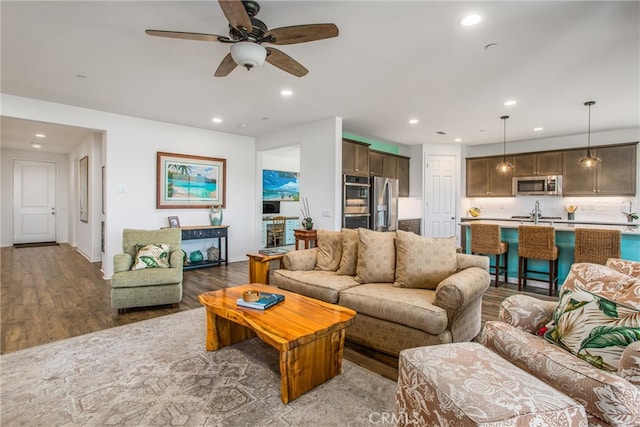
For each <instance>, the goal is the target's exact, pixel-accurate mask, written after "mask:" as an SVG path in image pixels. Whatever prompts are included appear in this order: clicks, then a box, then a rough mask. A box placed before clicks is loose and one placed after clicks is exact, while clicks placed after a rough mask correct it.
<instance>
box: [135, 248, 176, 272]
mask: <svg viewBox="0 0 640 427" xmlns="http://www.w3.org/2000/svg"><path fill="white" fill-rule="evenodd" d="M136 248H137V254H136V260H135V262H134V263H133V267H131V269H132V270H141V269H143V268H168V267H169V251H170V250H171V247H170V246H169V245H167V244H165V243H161V244H151V245H137V246H136Z"/></svg>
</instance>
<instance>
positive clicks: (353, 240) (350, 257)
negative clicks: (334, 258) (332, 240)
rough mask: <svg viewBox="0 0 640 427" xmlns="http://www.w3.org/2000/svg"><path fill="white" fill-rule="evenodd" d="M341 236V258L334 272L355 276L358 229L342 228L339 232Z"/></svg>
mask: <svg viewBox="0 0 640 427" xmlns="http://www.w3.org/2000/svg"><path fill="white" fill-rule="evenodd" d="M340 234H341V236H342V258H340V265H339V266H338V270H337V271H336V273H338V274H340V275H345V276H355V275H356V267H357V266H358V244H359V243H360V238H359V237H358V230H352V229H349V228H343V229H342V231H341V232H340Z"/></svg>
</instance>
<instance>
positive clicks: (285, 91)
mask: <svg viewBox="0 0 640 427" xmlns="http://www.w3.org/2000/svg"><path fill="white" fill-rule="evenodd" d="M280 95H282V96H291V95H293V91H292V90H291V89H282V90H281V91H280Z"/></svg>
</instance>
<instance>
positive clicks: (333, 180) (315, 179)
mask: <svg viewBox="0 0 640 427" xmlns="http://www.w3.org/2000/svg"><path fill="white" fill-rule="evenodd" d="M292 145H300V197H301V198H307V199H308V200H309V209H310V211H311V217H312V218H313V224H314V225H313V228H316V229H320V228H322V229H326V230H339V229H340V227H341V224H342V220H341V209H342V205H341V199H342V183H341V178H342V119H341V118H339V117H331V118H328V119H323V120H318V121H315V122H310V123H307V124H305V125H302V126H299V127H296V128H293V129H288V130H286V131H283V132H277V133H273V134H269V135H265V136H261V137H258V138H256V149H257V151H258V152H259V153H258V158H257V160H258V161H257V168H256V169H257V170H262V169H263V164H264V156H263V153H264V152H265V151H268V150H271V149H273V148H278V147H288V146H292ZM261 179H262V177H260V182H256V186H257V187H259V193H257V194H256V197H258V198H260V199H261V197H262V182H261ZM260 199H256V204H257V203H258V202H259V201H260ZM260 203H261V201H260ZM260 206H262V205H261V204H260ZM261 213H262V212H261V211H260V214H261ZM323 214H325V215H323ZM255 224H256V225H255V227H256V228H255V229H256V230H258V227H259V230H261V229H262V224H261V223H260V222H259V221H257V222H256V223H255ZM255 235H259V231H257V232H256V233H255Z"/></svg>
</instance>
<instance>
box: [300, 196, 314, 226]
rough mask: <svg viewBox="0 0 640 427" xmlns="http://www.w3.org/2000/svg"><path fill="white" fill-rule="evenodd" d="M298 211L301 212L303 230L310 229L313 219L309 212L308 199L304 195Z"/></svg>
mask: <svg viewBox="0 0 640 427" xmlns="http://www.w3.org/2000/svg"><path fill="white" fill-rule="evenodd" d="M300 213H301V214H302V221H301V224H302V226H303V227H304V229H305V230H311V229H312V228H313V219H312V218H311V214H310V213H309V201H308V200H307V198H306V197H303V198H302V209H300Z"/></svg>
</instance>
